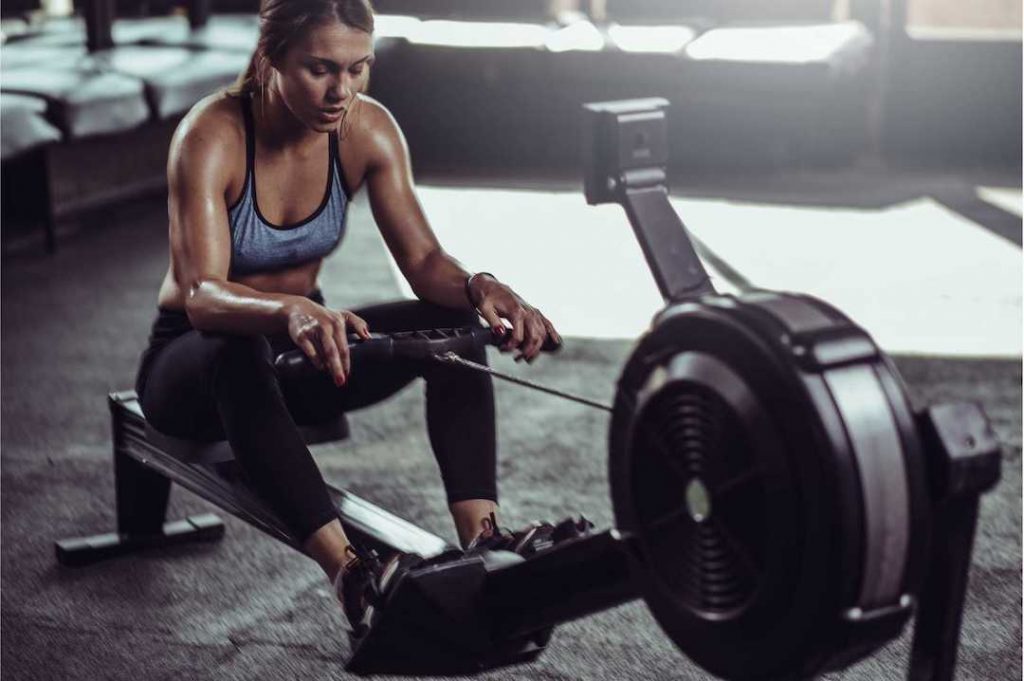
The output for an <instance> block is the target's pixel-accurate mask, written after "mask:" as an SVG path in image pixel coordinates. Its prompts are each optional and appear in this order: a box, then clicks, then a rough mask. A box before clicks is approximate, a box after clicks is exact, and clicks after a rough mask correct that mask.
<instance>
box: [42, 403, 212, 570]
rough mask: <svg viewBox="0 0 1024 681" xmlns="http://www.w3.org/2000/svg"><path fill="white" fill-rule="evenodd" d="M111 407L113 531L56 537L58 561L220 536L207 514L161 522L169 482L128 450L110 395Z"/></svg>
mask: <svg viewBox="0 0 1024 681" xmlns="http://www.w3.org/2000/svg"><path fill="white" fill-rule="evenodd" d="M110 407H111V416H112V421H111V425H112V430H113V436H114V488H115V492H116V494H117V532H108V533H106V534H97V535H93V536H91V537H78V538H74V539H62V540H60V541H58V542H56V551H57V562H59V563H60V564H61V565H67V566H71V567H78V566H81V565H88V564H90V563H95V562H97V561H100V560H103V559H106V558H113V557H115V556H121V555H124V554H128V553H134V552H135V551H138V550H140V549H146V548H151V547H156V546H172V545H175V544H185V543H191V542H196V541H214V540H217V539H220V538H221V537H223V536H224V523H223V522H222V521H221V519H220V518H218V517H217V516H216V515H214V514H212V513H204V514H202V515H195V516H189V517H188V518H185V519H184V520H179V521H176V522H165V518H166V514H167V500H168V498H169V497H170V493H171V481H170V480H169V479H167V478H166V477H164V476H163V475H162V474H161V473H158V472H157V471H155V470H153V469H151V468H149V467H147V466H146V465H145V464H143V463H141V462H140V461H138V460H136V459H135V458H133V457H132V456H131V454H129V453H128V451H127V442H126V441H125V432H124V431H125V425H126V424H125V420H124V416H125V411H124V408H123V407H122V406H121V405H120V404H118V403H117V402H116V401H114V400H112V401H111V405H110Z"/></svg>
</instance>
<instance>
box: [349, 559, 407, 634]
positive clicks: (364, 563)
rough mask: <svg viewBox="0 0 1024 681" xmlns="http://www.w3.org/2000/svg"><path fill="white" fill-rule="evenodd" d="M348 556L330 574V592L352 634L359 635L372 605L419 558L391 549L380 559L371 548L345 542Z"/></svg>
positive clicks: (368, 620) (366, 627) (365, 627)
mask: <svg viewBox="0 0 1024 681" xmlns="http://www.w3.org/2000/svg"><path fill="white" fill-rule="evenodd" d="M346 552H347V553H348V555H349V557H350V558H349V560H348V561H347V562H346V563H345V565H344V566H343V567H342V568H341V570H339V571H338V574H337V575H336V576H335V578H334V592H335V594H337V597H338V600H339V601H340V602H341V608H342V610H343V611H344V613H345V617H346V618H347V619H348V623H349V627H350V635H351V636H352V638H362V637H363V636H364V635H365V634H366V632H367V630H369V628H370V624H371V622H372V620H373V608H374V606H375V605H377V604H379V603H380V602H381V599H382V598H383V596H385V595H386V594H387V593H388V590H389V589H390V588H391V587H392V586H393V585H394V584H396V583H397V578H398V576H399V575H401V574H403V573H404V572H405V571H406V570H408V569H409V568H411V567H414V566H415V565H416V564H418V563H420V562H422V559H421V558H420V557H419V556H417V555H415V554H411V553H394V554H392V555H391V556H390V557H389V558H388V559H387V560H386V561H381V560H380V558H378V556H377V553H376V552H375V551H360V550H359V549H356V548H355V547H353V546H351V545H349V546H348V547H347V549H346Z"/></svg>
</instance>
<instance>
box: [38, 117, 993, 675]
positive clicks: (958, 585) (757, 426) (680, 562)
mask: <svg viewBox="0 0 1024 681" xmlns="http://www.w3.org/2000/svg"><path fill="white" fill-rule="evenodd" d="M665 104H666V103H665V102H664V101H662V100H645V101H640V102H618V103H611V104H602V105H588V107H587V111H588V113H587V129H588V130H589V131H590V132H591V136H592V138H593V141H594V144H593V147H592V148H591V151H590V153H589V156H588V160H589V163H588V169H587V176H586V178H587V179H586V185H585V189H586V193H587V198H588V200H589V201H590V202H591V203H603V202H608V201H614V202H617V203H620V204H622V205H623V206H624V207H625V208H626V212H627V215H628V217H629V220H630V223H631V224H632V226H633V228H634V231H635V232H636V235H637V237H638V239H639V241H640V243H641V246H642V247H643V252H644V254H645V257H646V258H647V261H648V263H649V265H650V267H651V270H652V273H653V274H654V278H655V280H656V282H657V284H658V286H659V288H660V290H661V292H662V294H663V296H664V298H665V299H666V302H667V305H666V307H665V309H664V310H662V311H661V312H660V313H659V314H658V316H657V317H656V318H655V319H654V321H653V323H652V326H651V329H650V330H649V331H648V332H647V333H646V334H644V336H643V337H641V339H640V340H639V341H638V344H637V346H636V347H635V349H634V351H633V353H632V354H631V356H630V358H629V360H628V361H627V363H626V365H625V368H624V370H623V372H622V374H621V376H620V378H619V382H618V386H617V391H616V397H615V403H614V406H613V408H612V420H611V427H610V433H609V449H610V459H609V477H610V480H611V486H612V501H613V504H614V508H615V515H616V524H617V528H616V529H612V530H607V531H605V532H601V533H597V534H594V535H591V536H589V537H585V538H580V539H575V540H569V541H566V542H563V543H561V544H557V545H555V546H554V547H552V548H550V549H548V550H546V551H543V552H540V553H538V554H536V555H534V556H532V557H531V558H529V559H524V560H519V561H507V562H505V563H503V564H500V563H498V562H488V561H486V560H484V559H483V558H482V557H481V556H468V557H467V556H464V555H461V554H459V553H458V552H454V553H450V552H447V550H448V547H446V546H445V545H444V543H443V542H442V541H440V540H439V539H437V538H436V537H433V536H432V535H428V534H426V533H422V531H417V530H416V529H415V528H414V527H413V526H410V525H408V524H405V525H403V524H402V523H403V522H404V521H400V520H398V519H396V518H394V516H391V515H390V514H386V512H384V511H381V510H380V509H377V511H379V512H380V513H381V514H384V515H379V516H373V517H370V518H368V517H367V516H366V515H365V513H364V516H363V525H362V527H363V532H364V534H363V535H359V534H356V531H357V530H358V523H355V522H354V520H355V517H354V516H355V514H354V513H353V511H352V508H351V507H349V508H346V506H345V504H343V503H339V504H338V506H339V515H340V516H341V518H342V522H343V524H344V525H345V527H346V529H348V530H349V531H351V532H353V534H354V535H355V536H356V537H358V538H359V539H362V540H364V541H368V542H370V543H371V544H372V541H374V540H376V541H378V542H379V544H378V546H381V548H386V547H387V546H388V545H390V546H391V547H392V548H394V549H400V550H407V551H414V552H417V553H420V554H421V555H422V556H424V558H426V560H425V562H424V563H422V564H421V565H420V566H418V567H416V568H414V569H412V570H409V571H407V572H405V573H404V574H401V575H399V576H398V577H397V578H396V579H395V580H393V582H392V584H391V586H389V589H388V590H387V592H386V593H385V595H384V598H383V600H381V601H380V602H378V603H376V604H375V606H374V613H373V616H372V618H371V622H372V625H371V627H370V629H369V631H368V632H367V633H366V634H365V635H364V636H363V637H361V638H360V639H358V640H356V641H354V642H353V643H354V645H353V651H352V657H351V658H350V660H349V665H348V666H349V669H351V670H353V671H356V672H360V673H385V672H391V673H460V672H472V671H477V670H480V669H486V668H490V667H495V666H501V665H506V664H510V663H515V662H523V661H526V660H531V659H534V658H535V657H536V656H537V655H538V654H540V652H541V651H542V650H543V647H544V645H545V643H546V640H547V634H548V633H549V632H550V628H551V627H552V626H554V625H555V624H558V623H560V622H564V621H566V620H569V619H574V618H577V617H580V616H583V615H586V614H589V613H592V612H596V611H598V610H603V609H605V608H608V607H611V606H613V605H617V604H619V603H623V602H625V601H627V600H630V599H633V598H636V597H638V596H642V597H643V598H644V599H645V601H646V602H647V604H648V606H649V607H650V608H651V610H652V612H653V613H654V615H655V617H656V619H657V621H658V622H659V623H660V625H661V626H662V628H663V629H664V630H665V632H666V634H667V635H668V636H669V637H670V638H671V639H672V640H673V641H674V642H675V643H676V644H677V645H678V646H679V648H680V649H681V650H682V651H683V652H684V653H686V654H687V655H688V656H689V657H691V658H692V659H694V660H695V661H696V662H697V663H698V664H700V665H701V666H703V667H704V668H705V669H708V670H709V671H711V672H712V673H714V674H717V675H719V676H722V677H725V678H731V679H760V678H765V679H767V678H772V679H780V678H783V679H792V678H808V677H812V676H814V675H815V674H817V673H819V672H821V671H824V670H830V669H838V668H841V667H843V666H846V665H848V664H850V663H852V662H854V661H856V660H858V659H861V658H863V657H864V656H866V655H868V654H870V653H871V652H873V651H874V650H876V649H877V648H878V647H879V646H880V645H882V644H883V643H885V642H886V641H889V640H891V639H893V638H894V637H896V636H898V635H899V634H900V633H901V632H902V630H903V628H904V626H905V624H906V622H907V621H908V620H909V618H910V617H911V616H912V615H913V614H914V613H915V611H916V615H917V626H916V627H915V639H914V644H913V651H912V655H911V660H910V674H909V675H910V678H912V679H934V680H936V681H944V680H946V679H951V678H952V674H953V668H954V664H955V656H956V649H957V645H958V636H959V627H960V613H961V611H962V605H963V599H964V595H965V592H966V579H967V572H968V568H969V566H970V555H971V545H972V542H973V535H974V530H975V525H976V521H977V508H978V500H979V497H980V494H981V493H982V492H983V491H985V490H987V489H989V488H990V487H991V486H992V485H994V484H995V483H996V481H997V480H998V478H999V469H1000V451H999V446H998V443H997V442H996V440H995V437H994V435H993V433H992V431H991V428H990V427H989V424H988V422H987V420H986V418H985V416H984V414H983V413H982V412H981V410H980V409H979V408H977V407H976V406H975V405H971V404H950V405H938V406H933V407H931V408H928V409H925V410H921V411H914V410H913V409H912V408H911V406H910V403H909V400H908V399H907V397H906V393H905V390H904V388H903V385H902V382H901V380H900V378H899V375H898V373H897V372H896V370H895V367H894V366H893V364H892V362H891V361H890V360H889V359H888V358H887V357H886V356H885V354H884V353H883V352H882V351H881V350H880V349H879V348H878V347H877V346H876V345H875V343H874V342H873V340H872V339H871V338H870V336H869V335H868V334H867V333H866V332H865V331H864V330H863V329H861V328H859V327H858V326H856V325H855V324H854V323H853V322H852V321H850V320H849V319H848V318H846V317H845V316H844V315H843V314H842V313H840V312H839V311H837V310H835V309H834V308H833V307H831V306H829V305H828V304H826V303H824V302H822V301H819V300H816V299H814V298H811V297H809V296H799V295H791V294H779V293H770V292H753V293H749V294H745V295H742V296H739V297H731V296H719V295H716V294H715V293H714V289H713V287H712V286H711V283H710V279H709V277H708V276H707V273H706V272H705V270H704V268H703V265H701V263H700V260H699V259H698V258H697V257H696V254H695V252H694V249H693V246H692V243H691V242H690V240H689V238H688V235H687V233H686V230H685V227H684V226H683V225H682V222H681V221H680V220H679V218H678V216H677V215H676V214H675V212H674V211H673V210H672V208H671V205H670V204H669V202H668V193H667V188H666V182H665V180H666V177H665V165H666V162H667V159H666V158H665V156H664V148H665V146H664V144H663V143H662V142H663V139H664V125H665V123H664V111H663V109H664V106H665ZM427 336H428V337H425V338H419V339H417V338H415V337H411V338H408V339H406V340H407V341H409V342H410V343H414V342H418V343H419V345H418V346H417V348H418V349H417V350H416V352H418V353H421V356H422V358H423V359H424V360H425V361H446V360H445V357H446V353H447V350H446V349H445V343H452V344H454V343H464V342H477V340H478V332H468V333H465V334H458V333H456V334H453V336H452V337H450V338H446V337H443V336H445V334H443V333H442V334H438V335H436V336H435V337H429V336H430V334H427ZM467 338H469V339H471V340H467ZM479 338H482V336H479ZM421 341H422V342H421ZM383 345H384V346H387V345H388V341H386V340H385V341H383ZM367 347H368V348H371V347H376V346H369V345H368V346H367ZM396 347H398V346H397V345H396V344H392V347H391V350H388V352H395V348H396ZM401 347H409V348H411V347H413V345H409V346H401ZM369 351H370V350H367V352H369ZM374 351H377V352H381V351H383V350H374ZM399 351H402V350H399ZM358 352H359V350H358V348H357V347H356V346H355V345H354V346H353V361H357V354H358ZM449 359H450V358H449ZM279 366H280V367H281V370H286V371H287V370H298V371H302V370H307V369H305V368H304V367H303V360H302V358H301V357H296V356H294V355H293V356H291V357H285V358H283V359H281V360H280V361H279ZM286 367H290V368H286ZM470 368H473V367H470ZM492 373H495V375H498V376H499V377H502V376H501V375H500V374H498V373H497V372H492ZM122 411H124V409H123V408H122ZM126 421H130V424H131V425H132V426H133V427H134V428H135V430H134V431H132V429H131V428H125V427H124V426H120V430H115V467H116V466H117V465H118V464H117V462H118V460H119V459H118V457H119V456H120V457H121V458H120V461H121V462H122V464H124V463H126V462H133V463H132V467H133V468H134V473H133V475H134V476H137V477H138V478H139V479H142V478H143V476H144V475H150V476H151V475H153V471H154V470H155V471H156V472H157V474H158V475H160V476H167V477H169V478H171V479H174V480H175V481H178V482H181V483H182V484H183V485H185V486H187V487H189V488H190V489H193V490H194V491H198V492H199V493H200V494H201V495H203V496H206V497H207V498H209V499H211V501H213V502H214V503H216V504H218V505H220V506H221V507H222V508H225V510H228V511H229V512H232V513H235V514H236V515H239V517H242V518H243V519H245V520H247V521H248V522H251V523H253V524H254V525H256V526H257V527H260V528H261V529H264V530H265V531H268V532H269V530H268V524H267V522H266V521H267V520H268V519H267V518H266V517H265V516H264V515H261V511H260V504H259V502H258V501H257V500H252V499H249V500H247V501H246V502H245V503H239V502H237V501H232V500H233V499H236V498H237V497H234V496H230V495H229V494H228V493H227V492H225V491H224V490H222V489H220V488H217V489H213V488H210V487H206V486H204V485H203V484H199V483H196V482H195V481H193V480H192V476H193V473H192V472H188V473H186V472H184V471H185V470H186V468H187V470H188V471H193V470H198V469H199V468H201V467H204V466H207V467H208V466H210V465H211V464H209V463H208V462H199V463H197V462H195V461H183V460H182V459H181V456H180V455H177V454H175V453H172V452H170V451H169V447H168V448H167V451H165V450H164V449H163V448H161V447H160V446H159V445H154V444H153V443H154V441H156V440H157V439H158V438H157V436H156V434H152V433H147V432H146V431H145V430H144V429H143V430H142V431H141V432H140V431H139V430H138V429H139V427H140V426H141V425H143V424H144V422H143V421H142V420H141V415H136V417H135V418H134V419H126ZM118 427H119V426H118V423H117V421H116V419H115V429H117V428H118ZM151 436H152V439H151ZM157 452H159V453H157ZM172 461H174V462H177V463H173V464H172V463H171V462H172ZM216 463H223V461H221V462H215V463H214V466H215V465H216ZM182 466H184V468H182ZM119 475H120V473H119ZM212 475H214V476H216V477H218V478H221V477H223V471H221V470H219V469H216V467H214V469H213V473H212ZM126 479H128V478H127V477H126ZM190 485H191V486H190ZM130 489H131V485H128V484H122V482H121V478H120V477H119V478H118V504H119V521H120V519H121V518H122V515H124V516H125V517H126V518H128V519H129V524H128V526H127V527H128V530H129V532H128V533H129V534H130V532H131V531H132V530H133V529H134V526H133V525H132V524H131V522H132V521H131V519H132V518H134V517H136V516H135V515H133V514H131V513H130V512H128V511H127V510H126V512H125V513H124V514H122V513H121V510H122V509H121V503H122V501H121V494H122V490H125V491H126V492H125V498H126V500H127V499H130V498H132V496H131V494H130V493H129V491H128V490H130ZM231 490H232V494H233V493H235V492H238V488H237V486H231ZM241 496H242V497H244V496H245V494H244V489H243V490H242V491H241ZM229 497H230V498H229ZM164 500H165V501H166V498H165V499H164ZM125 503H126V508H128V506H129V505H130V504H129V502H128V501H126V502H125ZM363 503H365V502H363ZM140 508H141V507H140ZM362 508H363V509H364V511H365V509H366V507H365V506H363V507H362ZM263 510H264V511H265V509H263ZM375 512H376V511H375ZM156 518H157V514H155V513H152V514H151V515H150V520H149V522H148V523H145V525H146V526H148V527H149V528H150V529H151V533H150V535H145V536H156V537H158V538H159V537H160V536H161V535H162V534H163V533H162V532H161V531H160V530H161V526H160V523H162V522H163V516H162V512H161V514H160V515H159V522H157V521H156V520H155V519H156ZM270 524H271V525H272V523H270ZM396 528H401V529H402V531H398V530H396ZM403 532H404V533H405V534H404V535H403ZM269 533H271V534H272V536H277V538H279V539H283V540H285V541H287V536H284V537H282V536H280V535H274V533H273V532H269ZM401 536H406V539H405V540H404V541H402V540H400V539H399V537H401ZM408 537H412V539H409V538H408ZM932 537H942V538H943V540H944V541H942V542H939V541H934V542H933V541H931V538H932ZM389 542H390V544H389ZM142 543H145V542H142ZM417 545H419V548H416V546H417ZM60 555H61V554H60V546H59V545H58V557H60ZM79 555H81V554H79Z"/></svg>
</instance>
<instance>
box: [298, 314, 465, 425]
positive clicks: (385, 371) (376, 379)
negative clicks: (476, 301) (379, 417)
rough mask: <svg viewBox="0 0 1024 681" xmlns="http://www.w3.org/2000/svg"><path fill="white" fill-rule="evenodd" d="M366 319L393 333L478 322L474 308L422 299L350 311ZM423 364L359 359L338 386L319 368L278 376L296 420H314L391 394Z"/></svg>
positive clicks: (415, 375)
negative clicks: (293, 376) (293, 375)
mask: <svg viewBox="0 0 1024 681" xmlns="http://www.w3.org/2000/svg"><path fill="white" fill-rule="evenodd" d="M352 312H354V313H355V314H357V315H359V316H360V317H362V318H363V319H364V320H366V323H367V325H368V326H369V327H370V331H371V332H375V333H396V332H399V331H417V330H423V329H432V328H444V327H458V326H466V325H469V324H475V323H478V320H477V317H476V313H475V312H474V311H472V310H468V309H467V310H457V309H452V308H447V307H441V306H440V305H434V304H432V303H426V302H423V301H420V300H402V301H397V302H392V303H381V304H377V305H368V306H364V307H360V308H355V309H353V310H352ZM423 369H424V366H423V364H422V363H417V362H411V361H408V360H401V359H397V360H388V361H379V360H363V361H362V362H360V363H357V364H356V365H354V366H353V367H352V372H351V374H349V380H348V382H347V383H346V384H345V385H344V386H342V387H340V388H339V387H336V386H335V385H334V383H333V382H332V381H331V379H330V378H329V377H328V376H327V374H325V373H323V372H318V373H316V374H313V375H309V374H307V375H305V376H303V377H301V378H296V379H288V380H282V382H281V388H282V391H283V392H284V395H285V399H286V400H287V402H288V404H289V407H290V408H291V410H292V414H293V415H294V416H295V418H296V421H297V422H299V423H315V422H317V421H322V420H324V419H326V418H329V417H330V416H331V415H332V414H334V413H337V411H355V410H357V409H362V408H363V407H367V406H370V405H373V404H377V403H379V402H382V401H383V400H386V399H387V398H389V397H391V396H392V395H394V394H395V393H397V392H398V391H399V390H401V389H402V388H404V387H405V386H407V385H409V383H411V382H412V381H413V380H414V379H416V378H418V377H420V376H422V374H423Z"/></svg>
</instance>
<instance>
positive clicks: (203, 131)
mask: <svg viewBox="0 0 1024 681" xmlns="http://www.w3.org/2000/svg"><path fill="white" fill-rule="evenodd" d="M239 143H241V144H242V145H244V144H245V122H244V120H243V118H242V109H241V105H240V99H239V97H238V96H237V95H231V94H228V93H225V92H220V93H216V94H212V95H210V96H208V97H205V98H203V99H201V100H199V101H198V102H197V103H196V104H195V105H194V106H193V107H192V108H191V109H190V110H189V112H188V113H187V114H185V117H184V118H182V119H181V122H180V123H178V127H177V129H176V130H175V132H174V142H173V143H172V144H173V145H188V146H194V145H201V146H204V147H206V146H213V147H219V148H223V149H225V150H226V151H228V150H233V149H234V148H235V147H237V145H238V144H239Z"/></svg>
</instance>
